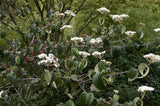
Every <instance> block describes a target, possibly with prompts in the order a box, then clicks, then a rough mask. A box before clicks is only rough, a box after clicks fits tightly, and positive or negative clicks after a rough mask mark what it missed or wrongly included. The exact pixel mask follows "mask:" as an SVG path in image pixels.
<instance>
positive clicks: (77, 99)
mask: <svg viewBox="0 0 160 106" xmlns="http://www.w3.org/2000/svg"><path fill="white" fill-rule="evenodd" d="M97 12H100V14H101V16H100V17H99V18H100V20H99V25H100V27H102V28H103V31H102V32H101V35H95V34H94V33H93V34H92V35H93V36H90V35H86V34H84V35H83V36H82V37H73V36H72V34H70V35H68V34H67V33H61V34H62V35H63V36H62V37H64V38H65V40H64V41H63V42H54V41H51V40H50V39H51V38H52V37H51V36H50V35H51V34H52V33H54V31H55V30H57V29H59V30H63V31H67V30H68V29H70V28H73V26H71V25H63V26H62V25H60V26H61V27H58V28H57V27H55V26H54V25H53V26H52V28H50V27H51V26H50V27H49V28H48V29H45V28H41V29H40V28H39V27H37V26H38V25H39V24H40V22H35V23H33V24H32V25H31V26H30V31H31V32H32V33H31V34H33V35H36V34H39V35H41V36H33V37H32V38H30V36H31V35H30V34H28V36H27V37H28V38H29V40H28V41H27V42H25V43H24V44H22V43H21V42H20V41H19V40H18V39H13V40H12V43H11V44H10V45H9V49H8V50H6V51H4V55H5V56H6V60H5V61H4V62H2V63H1V66H0V69H1V72H0V76H1V77H0V80H1V82H2V83H1V84H0V90H1V92H0V103H1V104H8V105H26V106H28V105H57V106H74V105H79V106H92V105H102V106H103V105H104V106H119V105H120V106H122V105H124V106H136V105H139V104H141V105H143V99H144V96H145V93H146V91H154V88H152V87H149V86H141V87H139V88H137V89H136V90H137V92H141V93H142V96H141V97H135V99H134V100H133V101H129V102H127V101H126V102H125V103H119V102H118V101H119V98H123V97H120V96H119V92H121V91H118V90H113V91H110V92H112V93H113V96H112V97H100V98H99V97H96V95H95V94H97V93H100V92H102V91H104V90H105V89H108V85H110V84H114V82H115V81H116V76H118V75H121V74H126V76H127V77H128V81H134V80H136V79H141V78H144V77H145V76H147V75H148V73H149V66H150V64H153V63H155V62H160V56H159V55H154V54H148V55H144V56H143V57H144V58H146V59H147V60H148V62H149V63H147V62H145V63H140V64H137V63H136V65H137V66H136V67H135V66H133V67H131V68H130V69H129V70H128V69H126V70H124V71H119V69H118V68H117V65H118V64H114V63H115V61H116V60H119V59H121V58H120V56H121V55H127V54H126V52H127V50H129V48H130V47H131V48H136V47H137V45H136V44H137V42H141V41H139V40H141V39H142V38H143V32H141V31H139V32H138V31H126V27H125V25H123V20H125V18H129V15H126V14H121V15H109V12H111V11H110V10H109V9H107V8H105V7H102V8H99V9H97ZM49 13H50V14H49ZM49 13H48V14H49V17H52V15H56V16H57V20H59V19H61V18H63V17H65V15H70V16H71V17H75V16H76V14H75V13H74V12H72V11H70V10H66V11H65V12H63V13H60V12H55V14H51V13H53V12H52V10H50V12H49ZM105 14H106V15H108V16H110V17H111V19H112V20H113V22H114V24H113V25H111V26H109V27H105V26H104V22H105V19H104V15H105ZM48 22H49V21H48ZM62 23H63V21H62ZM62 23H61V24H62ZM65 34H66V35H65ZM96 36H98V37H96ZM135 36H136V37H135ZM57 37H58V36H57ZM135 38H136V39H137V42H136V41H135ZM56 39H59V38H56ZM138 47H139V46H138ZM138 47H137V48H138Z"/></svg>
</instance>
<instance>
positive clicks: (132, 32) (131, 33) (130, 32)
mask: <svg viewBox="0 0 160 106" xmlns="http://www.w3.org/2000/svg"><path fill="white" fill-rule="evenodd" d="M135 33H136V32H135V31H126V32H125V34H126V35H128V36H129V37H133V35H134V34H135Z"/></svg>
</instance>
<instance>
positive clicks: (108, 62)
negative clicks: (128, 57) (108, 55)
mask: <svg viewBox="0 0 160 106" xmlns="http://www.w3.org/2000/svg"><path fill="white" fill-rule="evenodd" d="M101 61H102V62H104V63H105V64H106V65H108V66H110V65H111V64H112V62H110V61H106V60H101Z"/></svg>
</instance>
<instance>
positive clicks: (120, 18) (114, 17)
mask: <svg viewBox="0 0 160 106" xmlns="http://www.w3.org/2000/svg"><path fill="white" fill-rule="evenodd" d="M109 16H110V17H111V18H112V20H113V21H115V22H121V21H122V20H123V18H128V17H129V15H127V14H121V15H109Z"/></svg>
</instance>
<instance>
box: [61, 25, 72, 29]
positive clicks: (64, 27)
mask: <svg viewBox="0 0 160 106" xmlns="http://www.w3.org/2000/svg"><path fill="white" fill-rule="evenodd" d="M66 28H73V26H72V25H64V26H62V27H61V28H60V29H66Z"/></svg>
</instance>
